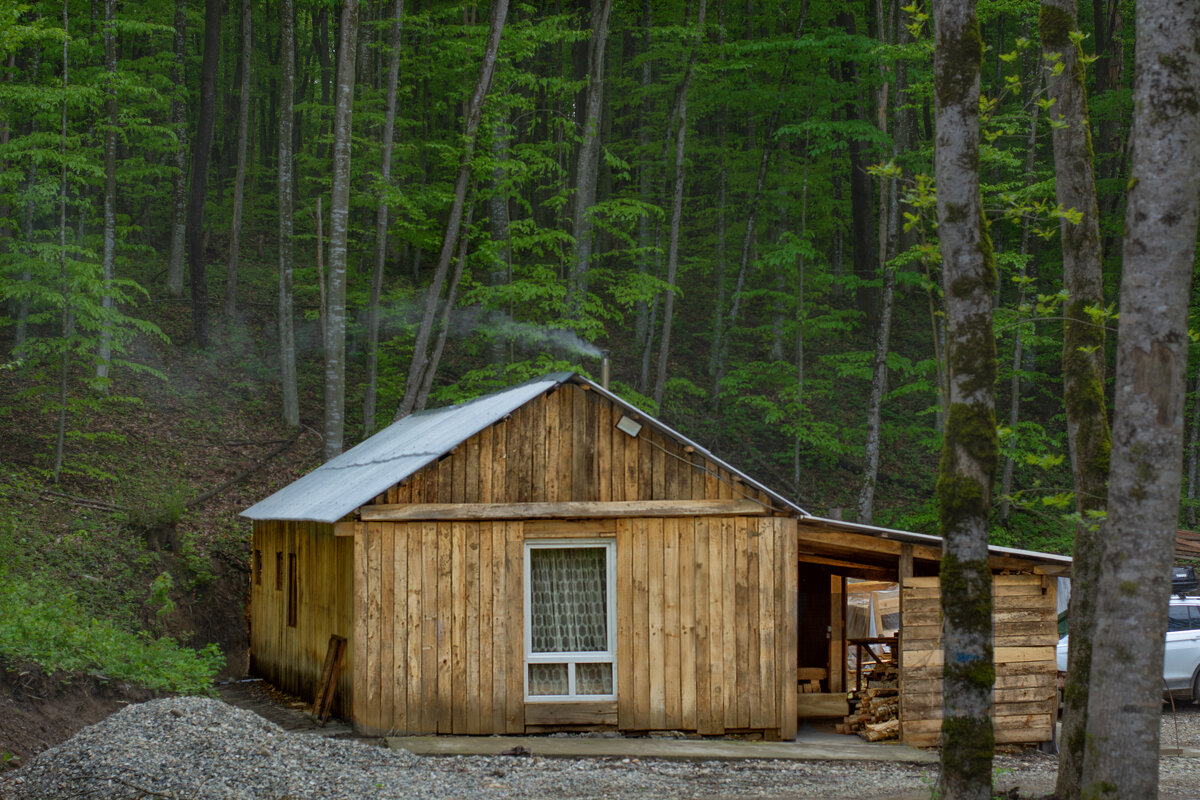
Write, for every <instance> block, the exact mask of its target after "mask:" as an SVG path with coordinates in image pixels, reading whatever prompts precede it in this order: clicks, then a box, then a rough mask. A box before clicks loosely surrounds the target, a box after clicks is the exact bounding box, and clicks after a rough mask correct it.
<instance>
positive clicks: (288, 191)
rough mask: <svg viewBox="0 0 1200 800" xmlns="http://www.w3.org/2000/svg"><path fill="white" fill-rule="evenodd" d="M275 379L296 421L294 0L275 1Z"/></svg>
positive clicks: (287, 416) (289, 417)
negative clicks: (277, 379) (277, 197)
mask: <svg viewBox="0 0 1200 800" xmlns="http://www.w3.org/2000/svg"><path fill="white" fill-rule="evenodd" d="M279 17H280V24H279V28H280V30H279V63H280V65H281V69H280V78H279V164H278V187H279V381H280V385H281V389H282V398H283V420H284V422H286V423H287V424H288V425H290V426H291V427H293V428H294V427H296V426H297V425H299V424H300V394H299V390H298V388H297V385H296V331H295V327H294V326H295V313H294V311H293V306H292V234H293V231H294V225H295V221H294V218H293V213H294V211H295V204H296V203H295V197H296V180H295V161H294V159H293V157H292V141H293V137H294V136H295V133H294V131H293V129H292V126H293V124H294V123H295V113H294V108H293V104H294V101H295V97H296V9H295V5H294V0H280V3H279Z"/></svg>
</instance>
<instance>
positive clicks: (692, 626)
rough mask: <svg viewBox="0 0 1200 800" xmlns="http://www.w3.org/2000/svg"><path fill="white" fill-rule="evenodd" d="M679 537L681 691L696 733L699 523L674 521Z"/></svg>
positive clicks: (686, 723)
mask: <svg viewBox="0 0 1200 800" xmlns="http://www.w3.org/2000/svg"><path fill="white" fill-rule="evenodd" d="M674 522H675V523H676V525H677V526H678V536H679V667H680V677H679V692H680V698H679V702H680V710H681V712H682V715H683V720H682V723H681V724H682V726H683V729H684V730H688V731H694V730H696V718H697V709H696V683H697V677H696V528H695V526H696V522H697V520H694V519H683V520H675V521H674Z"/></svg>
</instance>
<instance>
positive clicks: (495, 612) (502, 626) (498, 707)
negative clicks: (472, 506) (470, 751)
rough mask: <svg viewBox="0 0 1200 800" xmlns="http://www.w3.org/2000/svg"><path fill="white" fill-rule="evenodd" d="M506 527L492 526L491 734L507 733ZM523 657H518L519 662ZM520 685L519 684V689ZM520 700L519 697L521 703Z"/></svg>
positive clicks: (499, 524)
mask: <svg viewBox="0 0 1200 800" xmlns="http://www.w3.org/2000/svg"><path fill="white" fill-rule="evenodd" d="M507 548H508V523H507V522H493V523H492V709H491V710H492V732H493V733H502V732H507V731H508V669H509V666H508V664H509V651H508V641H507V638H506V637H505V635H504V633H505V630H506V629H507V628H508V586H509V580H508V549H507ZM523 659H524V653H522V660H523ZM523 687H524V684H523V683H522V688H523ZM523 699H524V696H522V700H523Z"/></svg>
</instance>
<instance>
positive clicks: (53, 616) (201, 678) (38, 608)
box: [0, 574, 224, 694]
mask: <svg viewBox="0 0 1200 800" xmlns="http://www.w3.org/2000/svg"><path fill="white" fill-rule="evenodd" d="M3 577H4V576H3V575H2V574H0V658H5V659H7V660H9V661H30V662H33V663H35V664H38V665H40V666H41V667H42V669H44V670H46V671H58V670H61V671H63V672H68V673H70V672H87V673H97V672H98V673H100V674H101V675H103V676H104V677H106V678H111V679H115V680H123V681H130V682H133V683H136V684H138V685H140V686H144V687H146V688H148V689H153V690H156V691H165V692H176V693H181V694H208V693H211V692H212V683H213V678H214V677H215V676H216V674H217V672H218V671H219V670H220V668H221V665H222V663H223V661H224V657H223V656H222V654H221V649H220V647H219V646H217V645H216V644H212V643H210V644H208V645H206V646H205V647H203V648H201V649H200V650H193V649H192V648H190V647H184V646H182V645H180V644H179V643H178V642H176V641H175V640H174V639H173V638H171V637H169V636H160V637H155V636H152V635H150V634H149V633H147V632H145V631H138V632H133V631H130V630H126V629H122V628H120V627H118V626H117V625H116V624H114V623H113V622H111V621H108V620H103V619H97V618H96V617H93V616H90V615H88V614H86V613H85V612H84V611H83V610H82V609H81V608H80V607H79V604H78V603H77V602H76V601H75V598H74V597H73V596H72V595H70V594H64V593H62V592H61V587H54V586H46V585H41V586H39V585H37V584H34V583H30V582H27V581H22V580H15V581H13V580H4V579H3Z"/></svg>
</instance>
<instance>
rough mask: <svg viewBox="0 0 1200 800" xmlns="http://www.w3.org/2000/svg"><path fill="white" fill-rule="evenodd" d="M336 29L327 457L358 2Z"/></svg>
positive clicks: (339, 349)
mask: <svg viewBox="0 0 1200 800" xmlns="http://www.w3.org/2000/svg"><path fill="white" fill-rule="evenodd" d="M340 28H341V30H340V35H339V37H338V69H337V102H336V104H335V108H334V113H333V192H332V194H331V197H330V203H329V290H328V292H327V293H326V298H327V300H326V303H325V439H324V441H325V458H326V459H329V458H333V457H334V456H336V455H338V454H339V453H341V452H342V439H343V437H344V436H345V432H346V246H347V241H346V240H347V238H348V237H349V232H350V229H349V226H350V220H349V216H350V133H351V121H352V113H353V109H354V64H355V55H356V53H357V52H358V0H346V2H345V3H343V5H342V17H341V25H340ZM317 246H318V247H319V246H320V242H319V241H318V243H317Z"/></svg>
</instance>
